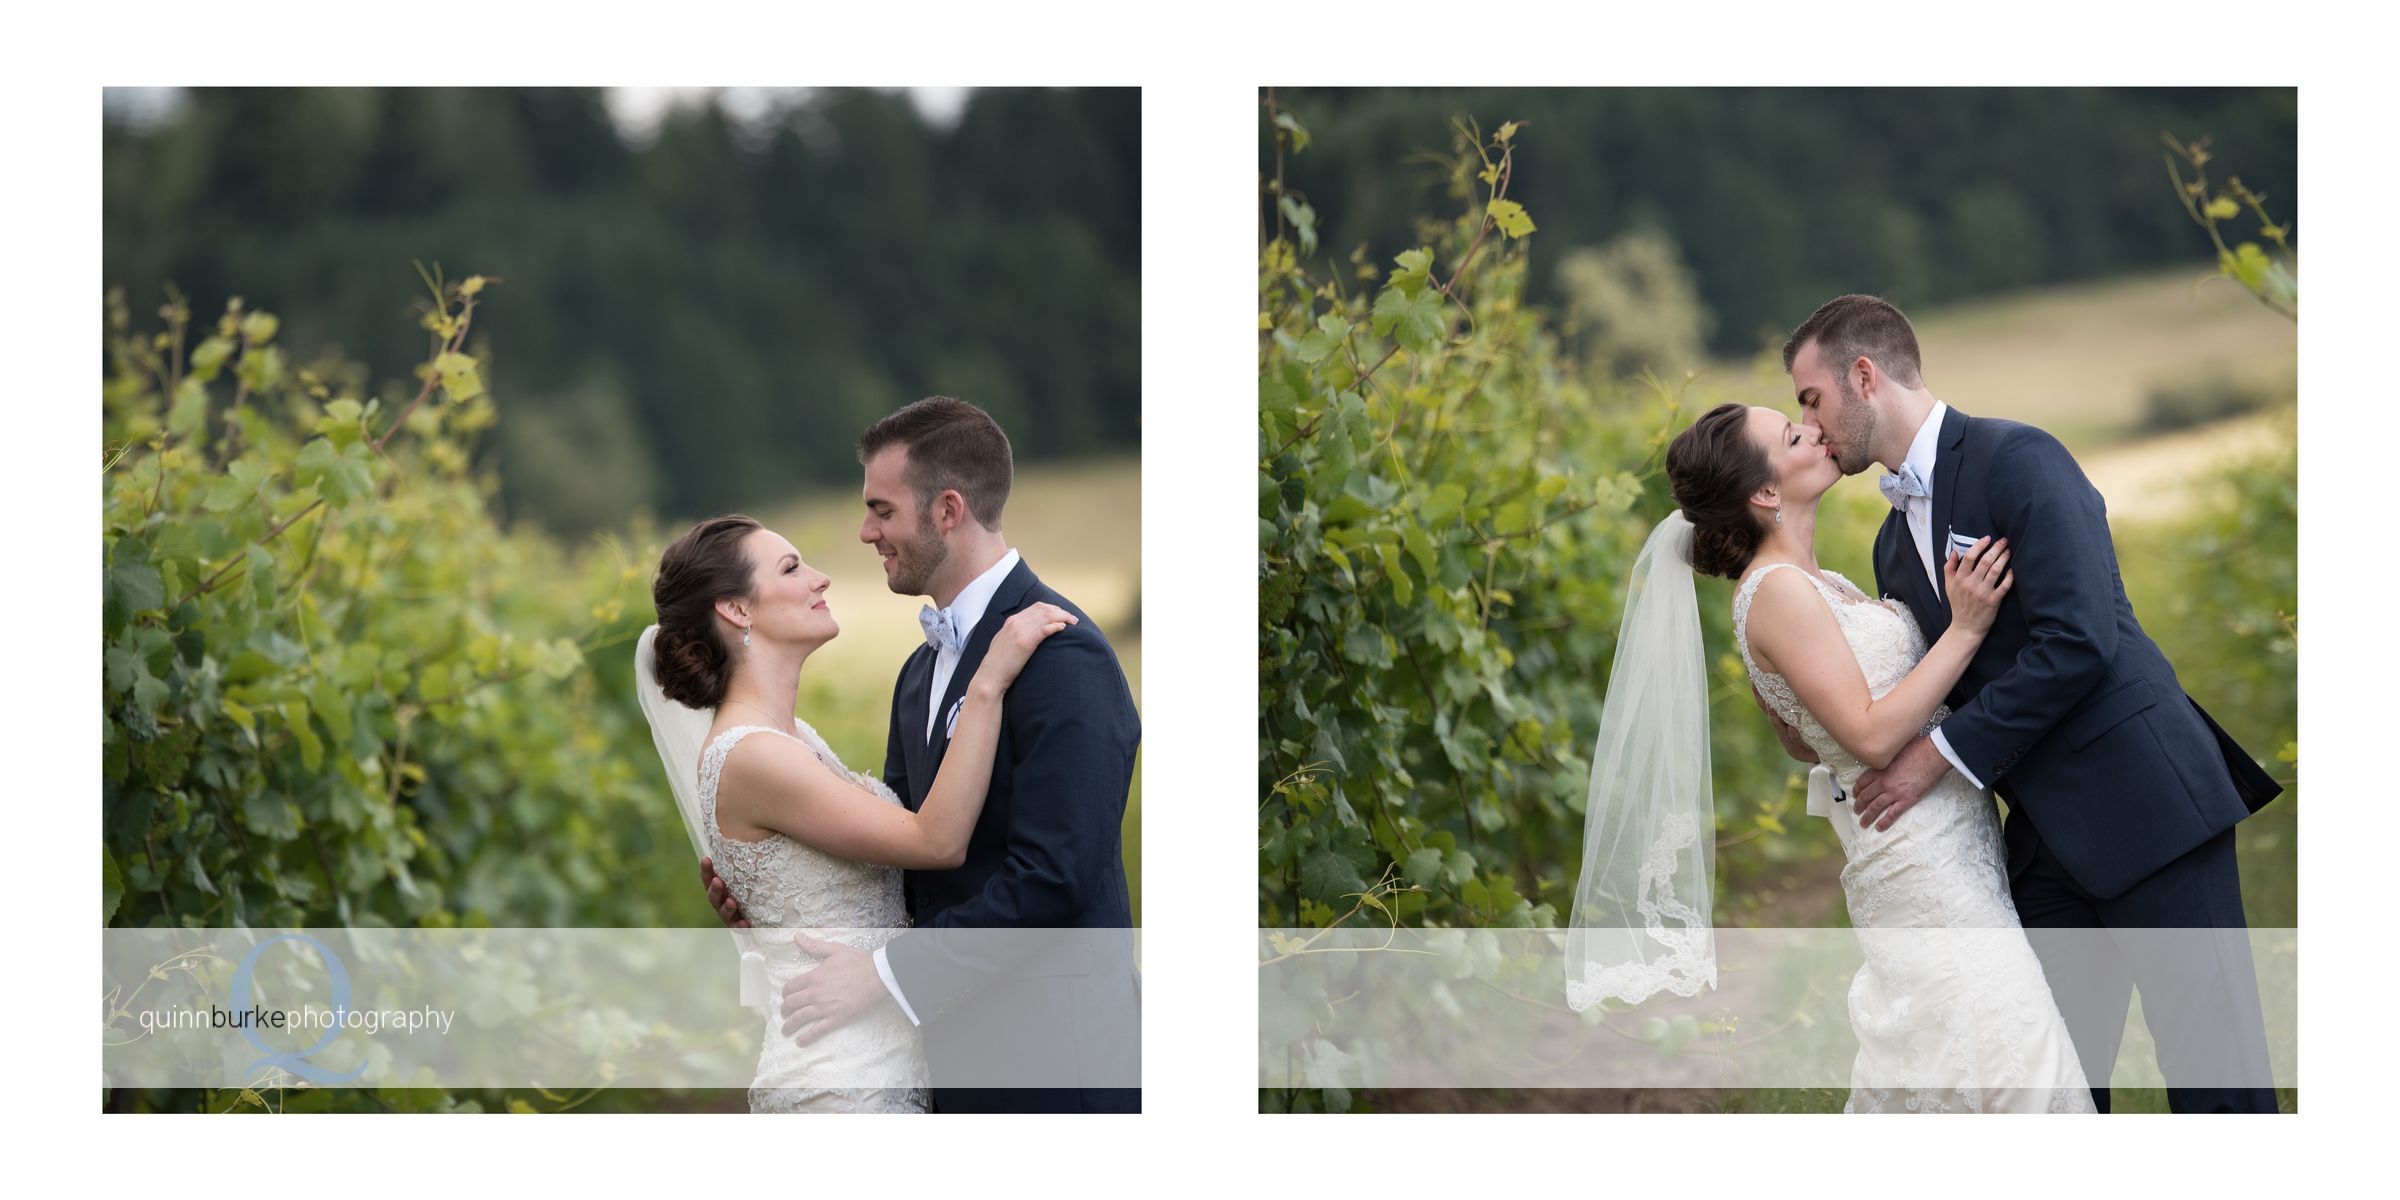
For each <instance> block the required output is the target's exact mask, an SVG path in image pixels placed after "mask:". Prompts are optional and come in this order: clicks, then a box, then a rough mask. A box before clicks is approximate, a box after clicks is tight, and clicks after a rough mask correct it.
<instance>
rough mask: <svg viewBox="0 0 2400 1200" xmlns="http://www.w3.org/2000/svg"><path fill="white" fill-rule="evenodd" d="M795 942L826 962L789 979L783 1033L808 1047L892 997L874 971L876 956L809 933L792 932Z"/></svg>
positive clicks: (784, 1001)
mask: <svg viewBox="0 0 2400 1200" xmlns="http://www.w3.org/2000/svg"><path fill="white" fill-rule="evenodd" d="M792 942H793V944H794V945H797V946H799V947H800V949H801V951H802V952H803V953H805V954H807V955H808V956H809V957H810V958H814V959H819V960H822V961H820V962H818V963H817V966H816V969H815V970H812V971H807V972H804V973H802V974H799V975H794V976H792V977H791V978H790V979H789V980H787V981H785V983H784V985H783V1032H784V1036H786V1037H789V1038H791V1039H792V1040H793V1041H795V1042H798V1043H800V1044H801V1045H803V1046H806V1045H809V1044H811V1043H813V1042H815V1041H816V1040H817V1039H818V1038H821V1037H824V1036H825V1035H826V1034H829V1033H832V1032H833V1031H834V1030H836V1029H840V1028H841V1027H842V1026H844V1025H847V1024H849V1023H850V1022H852V1021H855V1020H857V1019H858V1018H859V1017H861V1016H863V1015H865V1014H866V1012H867V1010H868V1009H871V1008H874V1007H875V1006H876V1005H878V1004H881V1003H883V1002H884V1001H886V1000H889V999H890V998H891V995H892V993H891V991H890V989H888V988H885V987H884V986H883V977H882V976H880V975H878V974H876V973H875V956H874V955H872V954H869V953H867V952H866V951H864V950H861V949H859V948H858V947H856V946H845V945H843V944H841V943H840V942H820V941H818V940H817V939H815V938H812V937H810V936H808V935H807V934H805V933H795V934H793V935H792Z"/></svg>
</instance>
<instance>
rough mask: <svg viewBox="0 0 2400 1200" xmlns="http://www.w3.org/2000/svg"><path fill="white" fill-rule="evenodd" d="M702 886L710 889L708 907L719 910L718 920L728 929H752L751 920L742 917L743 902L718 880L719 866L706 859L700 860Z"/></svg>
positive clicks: (722, 881)
mask: <svg viewBox="0 0 2400 1200" xmlns="http://www.w3.org/2000/svg"><path fill="white" fill-rule="evenodd" d="M700 886H701V887H704V888H707V889H708V906H709V907H710V908H713V909H715V910H717V919H718V920H720V921H723V922H725V927H726V928H728V929H748V928H750V918H748V917H745V916H743V915H742V902H741V901H739V900H736V899H734V898H733V891H732V889H730V888H728V887H726V886H725V881H724V880H722V879H719V878H717V865H716V864H715V863H713V862H710V861H709V860H707V859H705V858H704V859H701V860H700Z"/></svg>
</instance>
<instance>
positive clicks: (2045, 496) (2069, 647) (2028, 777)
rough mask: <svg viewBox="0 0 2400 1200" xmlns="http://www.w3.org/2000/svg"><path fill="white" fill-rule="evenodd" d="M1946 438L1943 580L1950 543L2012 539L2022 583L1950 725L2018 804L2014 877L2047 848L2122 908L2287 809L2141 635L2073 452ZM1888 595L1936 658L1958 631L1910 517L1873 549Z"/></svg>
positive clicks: (1984, 776)
mask: <svg viewBox="0 0 2400 1200" xmlns="http://www.w3.org/2000/svg"><path fill="white" fill-rule="evenodd" d="M1939 437H1940V450H1939V454H1938V457H1937V459H1936V461H1935V467H1934V478H1933V495H1932V497H1931V499H1932V502H1933V505H1932V507H1933V549H1934V554H1935V560H1936V562H1937V563H1938V562H1939V561H1940V559H1941V556H1942V555H1943V554H1944V552H1945V551H1944V547H1945V545H1946V543H1947V542H1948V540H1949V538H1950V537H1951V536H1952V535H1955V536H1957V537H1960V538H1967V539H1973V538H1981V537H1985V536H1987V535H1988V536H1992V537H2005V538H2007V539H2008V548H2009V555H2010V562H2009V568H2010V569H2011V570H2012V571H2014V572H2015V573H2016V582H2015V584H2014V585H2013V586H2012V587H2011V588H2010V590H2009V594H2008V595H2007V596H2006V597H2005V598H2004V599H2003V600H2002V601H2001V605H2000V613H1999V617H1998V619H1997V620H1996V621H1994V622H1993V625H1992V630H1991V632H1990V634H1989V635H1987V636H1986V637H1985V638H1984V641H1983V645H1982V646H1981V647H1980V648H1979V649H1978V650H1977V651H1976V652H1975V657H1974V659H1973V660H1972V661H1971V662H1969V663H1968V665H1967V669H1966V673H1965V674H1963V675H1962V676H1960V677H1959V681H1958V685H1957V687H1955V688H1954V689H1952V691H1951V693H1950V696H1949V703H1950V707H1951V709H1952V712H1951V715H1950V718H1949V719H1948V720H1946V721H1944V722H1942V733H1943V736H1944V737H1945V738H1946V739H1947V740H1948V741H1949V743H1950V748H1951V750H1952V751H1954V752H1955V753H1957V755H1958V757H1959V760H1960V762H1961V763H1963V764H1964V765H1965V766H1966V767H1967V769H1969V770H1971V771H1973V772H1974V773H1975V775H1976V776H1977V778H1979V779H1981V780H1982V781H1983V783H1984V784H1986V785H1987V786H1990V787H1992V788H1993V789H1994V790H1995V791H1997V792H1998V793H1999V794H2000V796H2001V797H2002V798H2003V799H2005V800H2007V801H2008V803H2009V807H2010V809H2011V811H2012V819H2011V820H2010V822H2009V827H2008V834H2009V837H2008V847H2009V864H2008V865H2009V875H2010V877H2011V878H2014V877H2015V876H2017V875H2018V874H2019V873H2021V872H2023V871H2024V870H2025V868H2026V866H2027V865H2028V864H2029V863H2030V862H2031V858H2032V854H2033V846H2034V844H2035V842H2034V839H2033V837H2032V836H2031V834H2033V833H2034V832H2035V831H2038V832H2039V838H2040V842H2041V843H2042V844H2044V845H2047V846H2048V847H2049V848H2050V850H2051V852H2052V853H2054V854H2055V855H2057V857H2058V861H2059V862H2060V863H2061V864H2062V865H2064V866H2065V867H2066V869H2067V871H2068V873H2069V874H2070V875H2072V876H2073V877H2074V879H2075V882H2076V883H2077V884H2079V885H2081V886H2082V887H2083V888H2084V889H2085V890H2087V891H2089V892H2091V893H2092V894H2093V895H2095V896H2098V897H2101V898H2103V899H2106V898H2109V897H2114V896H2117V895H2119V894H2121V893H2123V892H2124V891H2125V890H2126V889H2128V888H2130V887H2132V886H2133V885H2135V884H2136V883H2139V882H2140V881H2141V880H2142V879H2144V878H2145V877H2147V876H2148V875H2150V874H2151V873H2152V872H2153V871H2156V870H2157V869H2158V868H2160V867H2162V866H2164V865H2166V864H2167V863H2169V862H2171V861H2173V860H2174V859H2176V858H2178V857H2180V856H2181V855H2183V854H2184V853H2186V852H2187V851H2190V850H2192V849H2193V848H2195V847H2197V846H2199V845H2200V844H2201V843H2202V842H2204V841H2206V840H2208V839H2209V838H2211V837H2213V836H2215V835H2216V834H2218V833H2221V832H2223V831H2224V830H2226V829H2229V828H2231V827H2232V826H2233V825H2234V823H2235V822H2238V821H2240V820H2241V819H2242V818H2243V817H2245V816H2247V815H2249V814H2250V813H2251V812H2255V811H2257V810H2258V809H2259V808H2260V807H2262V806H2264V805H2265V804H2266V802H2267V801H2269V800H2271V799H2273V798H2274V797H2275V796H2276V794H2277V793H2279V792H2281V791H2282V790H2283V788H2282V785H2280V784H2278V783H2276V782H2275V780H2274V778H2273V777H2272V776H2270V775H2268V774H2267V773H2266V772H2265V771H2264V770H2262V769H2260V767H2259V765H2258V763H2257V762H2256V761H2255V760H2253V759H2252V758H2251V757H2250V756H2249V755H2248V754H2246V753H2244V752H2243V750H2242V748H2241V747H2240V746H2237V745H2235V744H2234V742H2233V739H2231V738H2229V737H2227V736H2226V735H2225V732H2224V730H2222V729H2220V728H2218V727H2217V723H2216V722H2215V721H2214V720H2213V719H2211V718H2210V717H2209V715H2208V714H2207V713H2206V712H2204V711H2202V710H2201V708H2200V706H2199V704H2198V703H2197V702H2195V701H2193V700H2192V699H2191V698H2190V697H2189V696H2187V695H2185V694H2184V691H2183V687H2182V685H2181V684H2179V683H2178V682H2176V679H2175V669H2174V668H2173V667H2172V666H2170V665H2168V663H2167V659H2166V656H2165V655H2163V654H2161V653H2159V650H2158V647H2157V645H2156V644H2154V643H2152V642H2151V640H2150V637H2149V635H2148V634H2145V633H2143V632H2142V627H2141V623H2140V622H2138V621H2136V620H2135V619H2134V615H2133V605H2132V604H2131V603H2130V602H2128V601H2127V600H2126V598H2125V588H2124V585H2123V583H2122V582H2121V581H2120V580H2119V579H2118V576H2117V556H2116V548H2115V545H2114V544H2113V543H2112V542H2111V541H2110V540H2109V532H2108V512H2107V508H2106V506H2105V504H2104V503H2103V502H2102V501H2101V498H2100V493H2099V492H2098V491H2097V490H2095V489H2094V488H2093V487H2092V485H2091V482H2090V481H2089V480H2087V479H2085V478H2084V475H2083V470H2082V469H2081V468H2080V467H2078V466H2076V464H2075V460H2074V458H2073V457H2072V456H2070V455H2069V454H2068V453H2067V450H2066V447H2064V446H2061V445H2060V444H2059V443H2058V439H2056V438H2053V437H2051V436H2050V435H2049V434H2047V433H2044V432H2043V431H2041V430H2039V429H2036V428H2034V427H2033V426H2030V425H2023V424H2019V423H2017V422H2015V421H2001V420H1991V419H1985V418H1979V417H1969V416H1967V415H1966V414H1964V413H1962V412H1959V411H1958V410H1957V409H1955V408H1953V409H1950V410H1949V411H1948V412H1947V413H1946V414H1945V415H1944V416H1943V419H1942V427H1941V431H1940V433H1939ZM1875 582H1876V586H1877V589H1878V590H1880V591H1881V592H1882V593H1883V594H1884V595H1887V596H1897V597H1898V598H1899V599H1901V600H1903V601H1905V602H1906V603H1907V604H1908V607H1909V610H1910V611H1911V612H1913V613H1914V614H1916V617H1917V623H1918V625H1919V626H1920V627H1921V628H1922V629H1923V630H1924V632H1925V637H1926V640H1927V641H1929V642H1930V641H1932V640H1934V639H1936V638H1939V637H1940V636H1941V635H1942V631H1944V630H1946V629H1948V628H1949V627H1950V608H1949V602H1948V599H1947V598H1946V597H1945V596H1943V595H1942V594H1941V590H1940V589H1939V588H1938V587H1937V586H1935V585H1934V584H1933V583H1932V582H1931V581H1930V580H1928V579H1927V578H1926V575H1925V569H1924V565H1923V560H1922V559H1921V558H1919V557H1918V555H1917V548H1916V543H1915V541H1914V539H1912V538H1911V537H1910V535H1909V531H1908V521H1907V517H1906V516H1905V515H1904V514H1902V513H1901V512H1900V511H1899V510H1897V509H1895V510H1894V511H1893V512H1892V514H1891V515H1890V516H1889V517H1888V518H1886V519H1885V521H1884V523H1883V528H1882V529H1881V530H1880V531H1879V532H1878V533H1877V534H1876V537H1875ZM2017 813H2021V814H2023V815H2024V816H2025V817H2026V818H2028V819H2030V822H2031V825H2030V828H2025V827H2023V825H2022V823H2021V822H2020V821H2018V820H2016V819H2015V818H2014V816H2013V814H2017Z"/></svg>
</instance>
